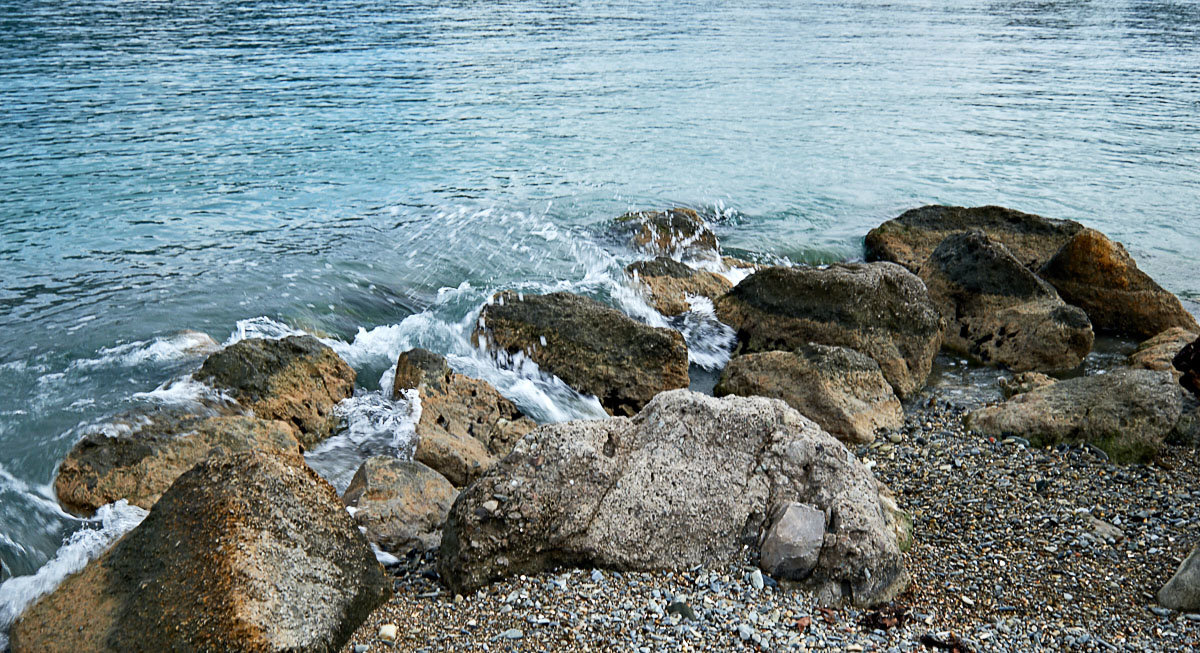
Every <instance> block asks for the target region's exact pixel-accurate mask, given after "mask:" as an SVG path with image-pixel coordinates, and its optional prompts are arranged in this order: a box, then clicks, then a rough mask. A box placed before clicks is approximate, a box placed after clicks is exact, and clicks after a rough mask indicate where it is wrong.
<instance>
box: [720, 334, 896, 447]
mask: <svg viewBox="0 0 1200 653" xmlns="http://www.w3.org/2000/svg"><path fill="white" fill-rule="evenodd" d="M713 392H714V394H716V395H717V396H723V395H730V394H732V395H739V396H742V397H752V396H760V397H773V398H775V399H782V400H783V401H785V402H787V404H788V405H789V406H791V407H792V408H795V409H796V410H797V411H799V413H800V414H801V415H804V416H805V417H807V418H809V419H811V420H813V421H814V422H816V423H817V424H818V425H820V427H821V428H823V429H825V430H826V431H828V432H829V433H830V434H831V435H833V436H834V437H836V438H837V439H839V440H842V441H843V442H857V443H867V442H872V441H874V440H875V432H876V431H877V430H878V429H881V428H900V427H901V426H904V409H903V408H902V407H901V406H900V400H899V399H897V398H896V394H895V393H894V392H892V386H890V385H888V382H887V380H885V379H884V378H883V372H882V371H881V370H880V369H879V364H877V363H876V362H875V361H874V360H871V358H870V357H868V356H866V355H865V354H860V353H859V352H857V351H854V350H853V349H847V348H845V347H829V346H826V345H817V344H807V345H804V346H802V347H799V348H797V349H796V350H795V351H793V352H784V351H770V352H763V353H759V354H744V355H742V356H738V357H737V358H735V359H733V360H732V361H730V362H729V365H728V366H726V368H725V371H724V372H723V373H722V374H721V380H720V382H719V383H717V386H716V388H715V389H714V391H713Z"/></svg>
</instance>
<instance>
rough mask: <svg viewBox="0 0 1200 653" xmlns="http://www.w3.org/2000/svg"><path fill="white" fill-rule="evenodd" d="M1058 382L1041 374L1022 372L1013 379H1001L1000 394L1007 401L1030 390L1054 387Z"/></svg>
mask: <svg viewBox="0 0 1200 653" xmlns="http://www.w3.org/2000/svg"><path fill="white" fill-rule="evenodd" d="M1057 381H1058V380H1057V379H1054V378H1052V377H1049V376H1046V375H1045V374H1042V373H1041V372H1021V373H1019V374H1014V375H1013V376H1012V378H1011V379H1005V378H1001V379H1000V380H999V382H998V383H999V385H1000V392H1001V393H1003V394H1004V398H1005V399H1008V398H1009V397H1012V396H1014V395H1019V394H1021V393H1022V392H1029V391H1030V390H1037V389H1038V388H1044V387H1046V386H1048V385H1054V384H1055V383H1057Z"/></svg>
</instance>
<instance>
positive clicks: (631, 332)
mask: <svg viewBox="0 0 1200 653" xmlns="http://www.w3.org/2000/svg"><path fill="white" fill-rule="evenodd" d="M479 320H480V327H479V328H477V329H476V330H475V333H474V335H473V336H472V338H473V341H474V342H475V344H476V345H477V346H479V345H481V344H486V346H487V347H488V348H490V349H493V350H499V351H501V352H505V353H506V354H507V355H510V356H512V355H516V354H522V355H524V356H526V357H528V358H529V359H530V360H532V361H533V362H535V363H537V364H538V366H540V367H541V369H542V370H544V371H546V372H550V373H551V374H554V375H556V376H558V378H560V379H562V380H563V382H564V383H566V384H567V385H569V386H571V387H572V388H574V389H576V390H578V391H580V392H584V393H587V394H592V395H595V396H596V397H597V398H598V399H599V400H600V404H601V405H602V406H604V409H605V410H607V411H608V412H609V414H612V415H633V414H634V413H636V412H637V411H639V410H641V408H642V406H645V405H646V403H647V402H649V401H650V400H651V399H652V398H653V397H654V395H656V394H658V393H660V392H662V391H664V390H671V389H674V388H686V387H688V356H687V345H686V344H684V340H683V336H682V335H680V334H679V332H678V331H675V330H673V329H660V328H655V327H651V326H646V325H645V324H642V323H640V322H637V321H634V320H633V319H631V318H630V317H628V316H626V315H625V314H624V313H622V312H620V311H618V310H616V309H614V308H610V307H608V306H605V305H604V304H601V303H600V302H598V301H596V300H594V299H589V298H587V297H580V296H579V295H574V294H571V293H565V292H558V293H552V294H549V295H519V294H518V293H516V292H513V291H506V292H502V293H500V294H498V295H496V297H495V298H493V301H492V302H491V303H490V304H488V305H487V306H485V307H484V309H483V313H482V314H481V315H480V317H479Z"/></svg>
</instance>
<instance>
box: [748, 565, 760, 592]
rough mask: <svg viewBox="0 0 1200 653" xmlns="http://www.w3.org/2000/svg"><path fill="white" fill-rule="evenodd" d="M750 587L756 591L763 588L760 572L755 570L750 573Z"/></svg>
mask: <svg viewBox="0 0 1200 653" xmlns="http://www.w3.org/2000/svg"><path fill="white" fill-rule="evenodd" d="M750 585H751V586H752V587H753V588H754V589H756V590H760V589H762V588H763V575H762V571H760V570H758V569H755V570H754V571H752V572H750Z"/></svg>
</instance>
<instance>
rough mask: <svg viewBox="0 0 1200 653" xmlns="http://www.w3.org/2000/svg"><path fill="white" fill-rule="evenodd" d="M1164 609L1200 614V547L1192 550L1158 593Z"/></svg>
mask: <svg viewBox="0 0 1200 653" xmlns="http://www.w3.org/2000/svg"><path fill="white" fill-rule="evenodd" d="M1158 602H1159V603H1160V604H1161V605H1162V606H1163V607H1164V608H1170V609H1172V610H1179V611H1180V612H1200V547H1196V548H1194V549H1192V553H1191V554H1190V555H1188V557H1187V559H1186V560H1184V561H1183V564H1181V565H1179V569H1178V570H1176V572H1175V575H1174V576H1172V577H1171V580H1169V581H1167V584H1166V585H1163V588H1162V589H1161V590H1159V591H1158Z"/></svg>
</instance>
